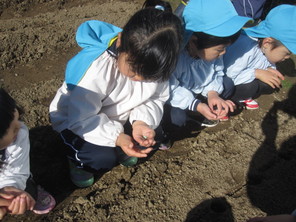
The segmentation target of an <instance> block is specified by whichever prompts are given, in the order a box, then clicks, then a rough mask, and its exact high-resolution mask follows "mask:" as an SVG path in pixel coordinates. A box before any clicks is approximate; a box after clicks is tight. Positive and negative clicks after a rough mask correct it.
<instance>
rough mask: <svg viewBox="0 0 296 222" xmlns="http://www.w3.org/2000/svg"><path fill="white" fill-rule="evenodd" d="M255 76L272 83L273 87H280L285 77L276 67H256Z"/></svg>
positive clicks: (269, 83)
mask: <svg viewBox="0 0 296 222" xmlns="http://www.w3.org/2000/svg"><path fill="white" fill-rule="evenodd" d="M255 76H256V78H257V79H259V80H260V81H262V82H265V83H266V84H268V85H270V86H271V87H272V88H273V89H274V88H280V87H281V82H282V80H284V79H285V77H284V76H283V75H282V74H281V73H280V72H279V71H278V70H276V69H272V68H268V69H267V70H263V69H256V71H255Z"/></svg>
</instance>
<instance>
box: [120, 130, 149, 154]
mask: <svg viewBox="0 0 296 222" xmlns="http://www.w3.org/2000/svg"><path fill="white" fill-rule="evenodd" d="M116 146H120V147H121V149H122V150H123V152H124V153H125V154H126V155H128V156H134V157H139V158H143V157H147V153H150V152H151V150H152V148H147V149H144V150H141V149H139V148H137V147H136V146H135V144H134V142H133V139H132V138H131V137H130V136H129V135H127V134H124V133H120V134H119V136H118V137H117V140H116Z"/></svg>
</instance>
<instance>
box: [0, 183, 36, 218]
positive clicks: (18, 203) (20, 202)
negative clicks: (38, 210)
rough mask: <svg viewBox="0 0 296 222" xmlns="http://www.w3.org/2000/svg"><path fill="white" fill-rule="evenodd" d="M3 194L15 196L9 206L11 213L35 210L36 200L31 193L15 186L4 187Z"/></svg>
mask: <svg viewBox="0 0 296 222" xmlns="http://www.w3.org/2000/svg"><path fill="white" fill-rule="evenodd" d="M2 195H10V196H13V199H10V204H9V206H8V208H7V209H8V211H9V213H11V214H23V213H24V212H25V211H26V210H33V208H34V206H35V200H34V199H33V197H32V196H31V195H30V194H29V193H27V192H26V191H23V190H20V189H17V188H15V187H4V188H3V189H1V196H2ZM3 197H4V196H3ZM4 198H5V197H4Z"/></svg>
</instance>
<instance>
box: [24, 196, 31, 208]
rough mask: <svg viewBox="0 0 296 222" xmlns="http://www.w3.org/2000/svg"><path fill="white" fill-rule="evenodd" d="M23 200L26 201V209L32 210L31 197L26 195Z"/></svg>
mask: <svg viewBox="0 0 296 222" xmlns="http://www.w3.org/2000/svg"><path fill="white" fill-rule="evenodd" d="M25 201H26V210H32V209H33V203H32V199H31V198H30V197H29V196H26V197H25Z"/></svg>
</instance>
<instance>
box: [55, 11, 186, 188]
mask: <svg viewBox="0 0 296 222" xmlns="http://www.w3.org/2000/svg"><path fill="white" fill-rule="evenodd" d="M181 38H182V26H181V22H180V20H179V18H178V17H177V16H175V15H174V14H173V13H170V12H166V11H162V10H158V9H157V8H152V7H149V8H146V9H142V10H140V11H138V12H137V13H135V14H134V15H133V16H132V17H131V18H130V20H129V21H128V22H127V24H126V25H125V26H124V28H123V29H120V28H118V27H116V26H113V25H111V24H108V23H104V22H101V21H87V22H85V23H83V24H82V25H81V26H80V27H79V28H78V31H77V35H76V40H77V42H78V44H79V45H80V46H81V47H82V48H83V50H82V51H81V52H80V53H78V54H77V55H76V56H75V57H73V58H72V59H71V60H70V61H69V63H68V65H67V68H66V79H65V82H64V83H63V85H62V87H61V88H60V89H59V90H58V92H57V94H56V96H55V98H54V100H53V101H52V103H51V105H50V117H51V122H52V126H53V128H54V129H55V130H56V131H58V132H60V134H61V136H62V139H63V140H64V142H65V144H66V145H67V146H66V147H67V148H66V149H67V152H68V153H67V155H68V158H69V159H70V162H69V163H70V177H71V180H72V182H73V183H74V184H75V185H76V186H78V187H87V186H90V185H92V184H93V182H94V173H96V172H98V171H99V170H101V169H105V170H106V169H107V170H110V169H111V168H113V167H114V166H116V165H117V164H118V163H121V164H122V165H125V166H130V165H134V164H135V163H136V162H137V159H138V158H143V157H147V154H148V153H150V152H151V151H152V146H153V145H155V130H154V129H156V128H157V127H158V125H159V123H160V121H161V118H162V115H163V105H164V103H165V102H166V100H167V99H168V97H169V86H168V81H167V80H168V78H169V77H170V74H171V72H172V71H173V70H174V68H175V64H176V61H177V57H178V54H179V45H180V42H181ZM172 46H173V47H172ZM126 124H129V125H131V128H132V133H131V136H130V135H129V134H128V132H126V130H125V128H124V126H125V125H126ZM139 146H142V147H145V148H146V149H140V148H139Z"/></svg>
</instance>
